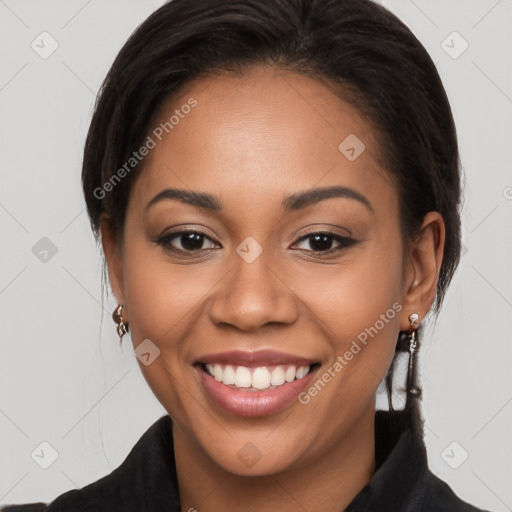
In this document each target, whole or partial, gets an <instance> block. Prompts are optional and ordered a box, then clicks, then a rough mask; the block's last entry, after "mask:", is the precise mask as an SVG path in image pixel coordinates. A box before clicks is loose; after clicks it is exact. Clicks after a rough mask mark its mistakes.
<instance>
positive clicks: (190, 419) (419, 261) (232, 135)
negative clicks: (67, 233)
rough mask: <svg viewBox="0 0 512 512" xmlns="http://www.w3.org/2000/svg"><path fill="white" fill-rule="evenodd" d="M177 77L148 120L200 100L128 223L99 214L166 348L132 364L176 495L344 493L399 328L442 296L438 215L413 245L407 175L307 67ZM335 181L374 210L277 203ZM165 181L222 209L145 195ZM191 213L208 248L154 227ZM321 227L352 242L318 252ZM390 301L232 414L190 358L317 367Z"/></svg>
mask: <svg viewBox="0 0 512 512" xmlns="http://www.w3.org/2000/svg"><path fill="white" fill-rule="evenodd" d="M182 92H183V96H181V97H180V99H179V100H175V101H170V102H168V104H167V105H166V106H165V107H164V109H163V110H162V112H161V115H160V118H159V119H157V120H156V123H155V125H156V124H158V122H160V121H162V120H166V119H168V118H169V116H170V115H171V114H172V112H173V111H174V109H175V108H179V107H180V105H182V104H183V103H185V101H186V100H187V98H189V97H191V96H192V97H194V98H196V99H197V102H198V104H197V106H196V107H195V108H194V109H192V111H191V112H190V113H189V114H188V115H187V116H186V117H185V118H184V119H182V120H180V123H179V124H178V125H177V126H175V128H174V129H173V130H172V132H171V133H170V134H169V135H168V136H167V137H165V138H164V140H162V142H160V143H159V144H158V145H157V147H156V148H154V149H153V150H152V151H151V153H150V155H149V156H148V157H146V160H145V162H144V170H143V171H142V173H141V174H140V176H139V177H138V179H137V181H136V183H135V185H134V187H133V189H132V193H131V197H130V201H129V205H128V210H127V216H126V223H125V226H124V232H123V237H122V240H121V239H117V241H116V238H115V237H114V234H113V231H112V228H111V225H110V222H109V219H108V217H107V216H106V215H104V216H103V218H102V223H101V233H102V241H103V247H104V252H105V256H106V260H107V264H108V269H109V276H110V281H111V285H112V288H113V291H114V293H115V296H116V298H117V300H118V302H119V303H120V304H123V305H124V310H123V317H124V319H125V320H126V321H129V323H130V332H131V337H132V340H133V344H134V346H135V347H137V346H138V345H139V344H140V343H141V342H142V340H144V339H150V340H151V341H152V342H153V343H155V345H157V346H158V348H159V349H160V351H161V354H160V356H159V357H158V358H156V359H155V360H154V362H153V363H152V364H150V365H149V366H145V365H143V364H141V363H139V364H140V366H141V370H142V372H143V374H144V376H145V378H146V380H147V382H148V384H149V386H150V387H151V389H152V390H153V392H154V393H155V395H156V397H157V398H158V399H159V401H160V402H161V403H162V404H163V406H164V407H165V409H166V410H167V411H168V413H169V414H170V416H171V417H172V419H173V435H174V442H175V456H176V464H177V471H178V480H179V492H180V500H181V503H182V510H183V511H186V510H189V508H190V507H194V508H195V509H197V510H198V511H199V512H204V511H209V512H217V511H219V512H220V511H225V510H232V509H233V506H234V504H236V508H237V509H238V510H244V511H247V512H250V511H256V510H257V511H262V510H272V511H275V510H279V511H283V512H286V511H292V510H293V511H295V510H297V509H301V510H302V509H304V510H308V511H309V512H315V511H332V510H342V509H344V508H345V507H346V506H347V505H348V504H349V503H350V502H351V501H352V499H353V498H354V497H355V495H356V494H357V493H358V492H359V491H360V490H361V489H362V488H363V487H364V486H365V485H366V484H367V483H368V482H369V480H370V478H371V476H372V474H373V472H374V470H375V460H374V424H373V421H374V414H375V393H376V390H377V387H378V386H379V384H380V382H381V380H382V379H383V378H384V376H385V374H386V372H387V369H388V367H389V365H390V363H391V360H392V358H393V354H394V349H395V344H396V339H397V336H398V332H399V330H409V329H410V322H409V320H408V318H409V315H410V314H411V313H414V312H415V313H417V314H418V315H419V320H420V322H421V320H422V319H423V318H424V317H425V315H426V314H427V312H428V311H429V309H430V307H431V304H432V302H433V299H434V296H435V288H436V283H437V279H438V275H439V268H440V264H441V261H442V253H443V245H444V224H443V220H442V218H441V216H440V215H439V214H438V213H436V212H430V213H429V214H427V215H426V217H425V219H424V222H423V226H422V230H421V233H420V235H419V236H418V237H417V238H416V239H414V240H410V241H409V242H408V244H407V245H406V246H405V247H404V243H403V240H402V235H401V231H400V223H399V215H398V190H397V188H396V185H395V184H394V182H393V179H391V177H390V174H389V173H388V172H387V170H386V169H385V168H383V167H381V166H380V165H379V164H378V162H379V161H380V160H381V159H380V158H379V155H380V154H381V150H380V148H379V146H378V144H377V142H376V141H375V139H374V136H373V134H374V132H373V127H372V126H371V125H370V124H368V121H367V120H365V119H363V118H362V117H361V116H360V114H359V113H358V111H357V110H356V109H355V108H354V107H353V106H351V105H350V104H348V103H345V102H344V101H342V100H341V99H340V98H339V97H338V96H336V95H335V94H334V93H333V92H332V91H331V90H330V89H328V88H327V87H326V86H324V85H322V84H321V83H319V82H317V81H315V80H313V79H311V78H308V77H305V76H300V75H297V74H293V73H290V72H284V71H279V70H277V69H274V68H257V69H253V70H251V71H250V72H247V73H246V74H244V75H243V76H241V77H240V76H239V77H234V76H228V75H226V76H216V77H212V78H208V79H206V78H203V79H201V80H200V81H197V82H194V83H191V84H188V86H187V87H186V89H184V90H183V91H182ZM349 134H356V135H357V136H358V138H359V139H360V140H362V141H363V142H364V144H365V145H366V149H365V151H364V152H363V153H362V154H361V155H360V156H359V157H358V158H357V159H356V160H355V161H349V160H348V159H347V158H346V157H345V156H344V155H343V154H342V153H341V152H340V151H339V150H338V145H339V144H340V142H341V141H343V140H344V139H345V138H346V137H347V136H348V135H349ZM329 186H343V187H349V188H351V189H353V190H355V191H357V192H358V193H359V194H361V195H363V196H364V197H365V198H366V199H367V200H368V202H369V203H370V205H371V210H370V209H369V208H367V207H366V206H365V205H364V204H362V203H361V202H359V201H357V200H355V199H350V198H339V197H336V198H330V199H327V200H323V201H320V202H318V203H315V204H311V205H309V206H307V207H305V208H302V209H299V210H296V211H291V212H288V213H285V212H284V211H283V209H282V206H281V201H282V199H283V198H284V197H285V196H288V195H291V194H295V193H297V192H302V191H305V190H310V189H313V188H321V187H329ZM166 188H180V189H186V190H189V191H197V192H206V193H209V194H213V195H215V196H218V198H219V200H221V201H222V203H223V208H222V210H220V211H216V212H212V211H207V210H204V209H201V208H198V207H195V206H191V205H188V204H185V203H183V202H180V201H177V200H170V199H169V200H163V201H160V202H157V203H155V204H154V205H153V206H151V207H149V208H148V209H146V206H147V205H148V203H149V202H150V201H151V199H152V198H153V197H154V196H156V195H157V194H158V193H159V192H161V191H162V190H163V189H166ZM184 226H186V227H187V228H193V229H194V230H197V231H200V232H202V233H204V234H205V235H206V238H205V239H204V243H203V245H202V246H201V247H204V249H202V248H201V249H199V250H196V252H192V251H189V252H188V253H183V252H182V253H181V254H178V253H173V252H172V251H171V250H170V249H169V246H173V247H175V248H177V249H178V250H179V249H182V248H183V245H182V241H183V239H180V237H179V236H178V237H175V238H174V239H173V241H172V242H169V243H168V247H167V248H166V247H164V246H162V245H159V244H157V243H155V240H156V239H157V238H158V237H159V236H161V235H162V234H164V233H169V232H171V231H179V230H180V229H183V227H184ZM326 231H327V232H330V233H334V234H338V235H341V236H350V237H351V238H352V239H354V240H356V243H354V244H352V245H347V246H346V247H343V246H341V245H340V243H339V242H337V241H336V240H335V239H330V240H332V243H331V247H332V248H337V247H340V246H341V247H342V250H339V251H335V252H333V253H331V254H330V255H327V256H325V255H324V256H322V253H321V252H319V251H317V252H314V249H318V246H315V245H314V241H312V239H311V238H309V239H308V238H305V239H302V241H300V239H301V238H302V237H303V236H304V235H306V234H309V235H312V234H315V233H318V232H326ZM247 236H251V237H253V238H254V239H255V240H256V241H257V242H258V243H259V244H260V246H261V247H262V249H263V252H262V254H261V255H260V256H259V257H258V258H257V259H256V260H255V261H254V262H253V263H250V264H249V263H247V262H246V261H244V259H242V258H241V257H240V256H239V255H238V254H237V252H236V250H235V249H236V247H237V246H238V245H239V244H240V243H241V242H242V240H244V239H245V238H246V237H247ZM188 247H190V246H188ZM324 250H325V249H324ZM394 303H398V304H400V305H401V306H402V309H401V311H400V312H399V313H397V314H396V316H394V318H393V319H390V320H389V321H388V322H387V323H385V326H384V328H382V329H381V330H380V331H379V332H378V335H376V336H374V337H373V338H370V341H369V342H368V344H367V345H366V346H364V347H363V349H362V350H361V352H359V353H358V354H357V355H356V356H354V358H353V359H352V360H351V361H350V362H348V364H347V365H346V366H345V367H344V368H343V369H342V370H341V371H339V372H338V373H337V374H336V377H335V378H333V379H332V380H331V382H329V384H328V385H326V386H325V388H324V389H323V390H322V391H321V392H319V393H318V394H317V396H315V397H314V398H312V399H311V401H310V402H309V403H307V404H301V403H299V401H297V400H294V401H292V402H291V403H290V404H289V405H288V406H287V407H286V408H284V409H283V410H281V411H279V412H277V413H275V414H272V415H269V416H264V417H258V418H245V417H239V416H236V415H233V414H230V413H227V412H225V411H224V410H222V409H220V408H219V407H217V406H216V405H215V404H214V403H213V402H212V401H211V400H210V399H209V397H208V395H207V394H206V393H205V391H204V390H203V388H202V386H201V384H200V381H199V379H198V375H197V371H196V369H195V368H194V367H193V363H194V362H195V361H196V360H197V359H198V357H199V356H201V355H204V354H212V353H216V352H221V351H227V350H234V349H237V350H263V349H274V350H279V351H282V352H286V353H290V354H294V355H296V356H302V357H306V358H310V359H313V360H315V361H318V362H319V363H320V365H321V366H320V368H319V369H318V374H317V375H318V376H321V375H322V374H323V373H325V372H326V371H327V369H328V368H329V367H331V366H332V365H333V363H334V361H335V360H336V357H337V356H338V355H343V354H344V353H345V352H346V351H347V350H348V349H349V347H350V345H351V343H352V341H353V340H354V339H356V338H357V336H358V334H359V333H361V332H363V331H364V330H365V328H368V327H370V326H373V325H375V323H376V321H377V320H379V318H381V317H380V315H382V314H385V313H386V311H387V310H388V309H390V308H391V307H392V305H393V304H394ZM315 380H316V379H315ZM248 442H250V443H252V444H253V445H254V446H255V447H256V448H257V450H258V451H259V453H260V454H261V458H260V459H259V460H258V462H257V463H256V464H254V465H253V466H251V467H247V466H246V465H245V464H244V463H242V461H241V460H240V458H239V457H238V456H237V454H238V452H239V450H241V449H242V448H243V447H244V446H245V445H246V444H247V443H248ZM301 507H303V508H301Z"/></svg>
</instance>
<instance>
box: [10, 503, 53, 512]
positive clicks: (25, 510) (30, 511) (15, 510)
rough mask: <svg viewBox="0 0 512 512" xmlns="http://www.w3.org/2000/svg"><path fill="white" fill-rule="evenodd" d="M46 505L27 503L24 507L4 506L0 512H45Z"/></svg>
mask: <svg viewBox="0 0 512 512" xmlns="http://www.w3.org/2000/svg"><path fill="white" fill-rule="evenodd" d="M47 507H48V505H47V504H46V503H29V504H26V505H5V506H3V507H1V508H0V512H46V509H47Z"/></svg>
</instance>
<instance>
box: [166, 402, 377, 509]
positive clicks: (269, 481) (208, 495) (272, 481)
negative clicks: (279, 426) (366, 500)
mask: <svg viewBox="0 0 512 512" xmlns="http://www.w3.org/2000/svg"><path fill="white" fill-rule="evenodd" d="M374 418H375V410H374V408H373V407H372V408H371V409H369V410H367V411H365V412H364V413H363V414H362V415H361V417H360V418H359V420H358V421H357V422H356V423H355V424H354V425H353V427H352V428H351V430H350V431H349V432H347V433H346V435H345V436H344V437H343V438H342V439H340V440H339V441H338V442H337V443H336V444H335V445H331V446H329V447H328V449H326V450H325V453H322V454H320V455H319V456H318V457H317V458H316V459H314V460H313V461H310V462H309V463H308V464H307V465H303V466H301V467H298V468H294V469H290V470H287V471H284V472H281V473H279V474H275V475H268V476H258V477H247V476H240V475H235V474H232V473H229V472H227V471H225V470H224V469H223V468H221V467H219V466H217V465H215V464H214V463H213V462H212V461H211V459H209V458H208V457H207V456H206V454H204V452H202V451H200V450H199V449H198V448H197V446H194V444H193V443H192V442H191V441H190V440H189V439H188V437H187V436H185V435H184V433H183V432H182V431H181V430H180V429H178V428H176V427H175V426H174V424H173V436H174V451H175V459H176V470H177V475H178V487H179V496H180V503H181V510H182V512H190V511H194V510H196V511H198V512H205V511H208V512H225V511H226V510H232V509H233V508H234V507H235V505H236V507H235V508H236V509H238V510H244V512H256V511H258V512H265V511H272V512H274V511H275V510H279V511H280V512H289V511H290V512H291V511H296V510H307V511H308V512H332V511H333V510H345V508H346V507H347V506H348V505H349V504H350V502H351V501H352V500H353V499H354V498H355V496H356V495H357V494H358V493H359V492H360V491H361V490H362V488H363V487H364V486H365V485H366V484H367V483H368V482H369V481H370V479H371V477H372V475H373V472H374V471H375V442H374V438H375V433H374Z"/></svg>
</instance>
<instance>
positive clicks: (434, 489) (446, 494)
mask: <svg viewBox="0 0 512 512" xmlns="http://www.w3.org/2000/svg"><path fill="white" fill-rule="evenodd" d="M426 484H427V485H426V495H425V507H424V512H429V511H431V510H435V511H436V512H489V511H485V510H483V509H481V508H476V507H474V506H473V505H470V504H469V503H467V502H465V501H463V500H462V499H461V498H459V497H458V496H457V495H456V494H455V492H453V490H452V488H451V487H450V486H449V485H448V484H447V483H446V482H444V481H443V480H440V479H439V478H437V477H436V476H435V475H434V474H433V473H431V472H430V471H429V472H428V476H427V482H426ZM432 507H435V508H432Z"/></svg>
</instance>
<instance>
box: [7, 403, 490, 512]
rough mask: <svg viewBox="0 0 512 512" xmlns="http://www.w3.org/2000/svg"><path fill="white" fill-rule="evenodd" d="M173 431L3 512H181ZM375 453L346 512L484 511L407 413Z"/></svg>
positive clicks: (394, 421) (389, 417)
mask: <svg viewBox="0 0 512 512" xmlns="http://www.w3.org/2000/svg"><path fill="white" fill-rule="evenodd" d="M171 427H172V421H171V418H170V417H169V416H163V417H162V418H160V419H159V420H157V421H156V422H155V423H154V424H153V425H152V426H151V427H150V428H149V429H148V430H147V431H146V432H145V433H144V434H143V436H142V437H141V438H140V439H139V441H138V442H137V443H136V444H135V446H134V447H133V448H132V450H131V452H130V453H129V454H128V456H127V457H126V459H125V460H124V462H123V463H122V464H121V465H120V466H119V467H118V468H117V469H115V470H114V471H112V473H110V474H109V475H107V476H105V477H103V478H101V479H99V480H97V481H96V482H93V483H92V484H89V485H87V486H86V487H83V488H82V489H78V490H72V491H68V492H65V493H64V494H62V495H60V496H59V497H57V498H56V499H55V500H54V501H52V502H51V503H50V504H44V503H32V504H26V505H10V506H4V508H2V509H1V510H2V511H4V512H164V511H165V512H180V505H179V499H178V486H177V477H176V467H175V462H174V446H173V438H172V429H171ZM375 450H376V452H375V456H376V468H377V469H376V471H375V473H374V475H373V477H372V479H371V481H370V482H369V483H368V484H367V485H366V487H364V488H363V489H362V490H361V492H359V494H358V495H357V496H356V497H355V498H354V500H353V501H352V502H351V504H350V505H349V506H348V508H346V509H345V511H346V512H482V511H481V510H480V509H477V508H475V507H473V506H471V505H469V504H467V503H465V502H464V501H462V500H461V499H460V498H458V497H457V496H456V495H455V494H454V492H453V491H452V490H451V489H450V487H449V486H448V485H447V484H446V483H444V482H443V481H441V480H439V478H437V477H436V476H434V475H433V474H432V473H431V472H430V471H429V469H428V466H427V455H426V450H425V445H424V444H423V439H422V436H421V435H420V434H419V433H418V432H416V430H413V429H411V428H409V427H408V423H407V421H406V420H405V416H404V415H403V413H400V412H399V411H395V412H393V413H389V412H386V411H377V413H376V415H375ZM201 512H207V509H204V510H202V509H201ZM276 512H277V511H276ZM333 512H335V511H333ZM340 512H341V511H340Z"/></svg>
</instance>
